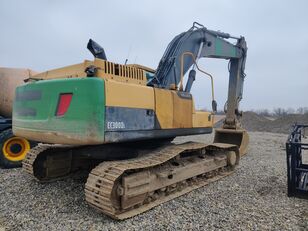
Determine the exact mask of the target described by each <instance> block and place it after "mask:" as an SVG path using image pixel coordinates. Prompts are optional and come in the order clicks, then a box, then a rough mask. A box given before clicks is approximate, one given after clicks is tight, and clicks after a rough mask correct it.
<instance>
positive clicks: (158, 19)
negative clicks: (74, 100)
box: [0, 0, 308, 110]
mask: <svg viewBox="0 0 308 231" xmlns="http://www.w3.org/2000/svg"><path fill="white" fill-rule="evenodd" d="M307 11H308V1H305V0H302V1H300V0H298V1H282V0H272V1H266V0H259V1H248V0H246V1H245V0H241V1H240V0H238V1H230V0H221V1H219V0H212V1H208V0H201V1H193V0H190V1H187V0H186V1H179V0H177V1H166V0H165V1H162V0H160V1H159V0H152V1H150V0H149V1H146V0H143V1H142V0H140V1H137V0H135V1H116V0H113V1H102V0H97V1H94V0H93V1H81V0H69V1H65V0H53V1H51V0H49V1H47V0H46V1H43V0H27V1H22V0H20V1H17V0H1V2H0V28H1V34H0V66H2V67H25V68H31V69H34V70H36V71H45V70H48V69H53V68H57V67H62V66H65V65H70V64H75V63H79V62H83V60H84V59H92V55H91V53H90V52H88V51H87V49H86V45H87V42H88V39H89V38H92V39H94V40H95V41H97V42H98V43H99V44H101V45H102V46H103V47H104V49H105V52H106V55H107V58H108V59H109V60H110V61H113V62H117V63H124V62H125V59H126V58H128V60H129V61H128V63H139V64H142V65H146V66H149V67H152V68H154V69H155V68H156V67H157V65H158V62H159V60H160V58H161V56H162V55H163V53H164V50H165V49H166V46H167V45H168V43H169V42H170V41H171V40H172V39H173V37H174V36H176V35H177V34H179V33H181V32H183V31H185V30H187V29H189V27H190V26H191V25H192V23H193V22H194V21H198V22H200V23H201V24H203V25H205V26H206V27H207V28H209V29H213V30H221V31H224V32H227V33H230V34H232V35H235V36H239V35H242V36H245V38H246V40H247V44H248V55H247V63H246V74H247V77H246V79H245V86H244V96H243V100H242V103H241V108H242V109H244V110H248V109H261V108H268V109H273V108H277V107H283V108H288V107H293V108H297V107H301V106H305V107H307V106H308V58H307V56H308V12H307ZM200 64H202V65H201V66H202V67H203V68H204V69H205V70H207V71H208V72H210V73H211V74H213V76H214V81H215V82H214V84H215V94H216V99H217V101H218V105H219V108H222V107H223V104H224V102H225V100H226V95H227V84H228V71H227V62H226V61H225V60H213V59H212V60H209V59H204V60H202V61H201V62H200ZM209 83H210V81H209V79H206V78H204V77H203V76H202V75H200V74H199V75H197V81H196V82H195V84H194V86H193V90H192V91H193V94H194V96H195V99H196V106H197V107H199V108H200V107H208V108H209V107H210V106H209V105H210V84H209Z"/></svg>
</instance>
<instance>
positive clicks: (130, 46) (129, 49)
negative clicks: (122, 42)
mask: <svg viewBox="0 0 308 231" xmlns="http://www.w3.org/2000/svg"><path fill="white" fill-rule="evenodd" d="M131 50H132V44H130V45H129V48H128V52H127V58H126V59H125V65H126V64H127V62H128V58H129V55H130V52H131Z"/></svg>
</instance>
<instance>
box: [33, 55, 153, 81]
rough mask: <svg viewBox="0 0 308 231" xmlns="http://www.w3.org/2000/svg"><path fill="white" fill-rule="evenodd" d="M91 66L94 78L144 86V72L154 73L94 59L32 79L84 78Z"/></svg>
mask: <svg viewBox="0 0 308 231" xmlns="http://www.w3.org/2000/svg"><path fill="white" fill-rule="evenodd" d="M91 65H94V66H95V67H96V68H97V73H96V74H95V76H96V77H99V78H102V79H111V80H115V81H118V82H125V83H133V84H139V85H144V86H145V85H146V84H147V78H146V75H145V73H146V71H148V72H154V70H153V69H151V68H148V67H144V66H141V65H136V64H130V65H121V64H116V63H112V62H109V61H106V60H102V59H94V61H88V60H85V61H84V62H83V63H79V64H75V65H70V66H66V67H62V68H58V69H54V70H49V71H45V72H41V73H39V74H37V75H34V76H33V77H32V78H33V79H60V78H78V77H86V76H87V74H86V72H85V69H86V68H87V67H89V66H91Z"/></svg>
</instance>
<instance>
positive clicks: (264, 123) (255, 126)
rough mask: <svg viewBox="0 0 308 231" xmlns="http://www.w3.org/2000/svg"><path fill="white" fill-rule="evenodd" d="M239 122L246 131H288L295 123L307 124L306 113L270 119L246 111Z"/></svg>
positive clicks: (307, 117)
mask: <svg viewBox="0 0 308 231" xmlns="http://www.w3.org/2000/svg"><path fill="white" fill-rule="evenodd" d="M241 123H242V126H243V127H244V128H245V129H247V130H248V131H262V132H275V133H289V132H290V129H291V126H292V125H294V124H295V123H297V124H308V114H303V115H301V114H290V115H286V116H282V117H279V118H277V119H273V120H272V119H268V118H266V117H264V116H261V115H258V114H256V113H254V112H249V111H248V112H244V113H243V117H242V119H241Z"/></svg>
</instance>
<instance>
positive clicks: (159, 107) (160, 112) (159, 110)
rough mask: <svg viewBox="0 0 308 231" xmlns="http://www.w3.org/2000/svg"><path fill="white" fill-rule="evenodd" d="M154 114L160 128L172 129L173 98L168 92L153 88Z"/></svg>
mask: <svg viewBox="0 0 308 231" xmlns="http://www.w3.org/2000/svg"><path fill="white" fill-rule="evenodd" d="M154 92H155V112H156V116H157V120H158V121H159V124H160V127H161V128H162V129H164V128H173V97H172V92H171V91H169V90H164V89H159V88H154Z"/></svg>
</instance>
